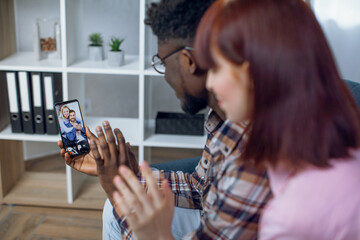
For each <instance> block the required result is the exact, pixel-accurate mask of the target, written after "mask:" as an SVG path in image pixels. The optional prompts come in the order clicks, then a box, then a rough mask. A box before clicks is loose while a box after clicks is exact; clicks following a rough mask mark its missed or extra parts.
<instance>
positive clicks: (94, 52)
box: [89, 46, 104, 61]
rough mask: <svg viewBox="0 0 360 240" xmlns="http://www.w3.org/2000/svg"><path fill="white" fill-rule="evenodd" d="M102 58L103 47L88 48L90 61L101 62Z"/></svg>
mask: <svg viewBox="0 0 360 240" xmlns="http://www.w3.org/2000/svg"><path fill="white" fill-rule="evenodd" d="M103 59H104V57H103V47H102V46H100V47H98V46H89V60H91V61H102V60H103Z"/></svg>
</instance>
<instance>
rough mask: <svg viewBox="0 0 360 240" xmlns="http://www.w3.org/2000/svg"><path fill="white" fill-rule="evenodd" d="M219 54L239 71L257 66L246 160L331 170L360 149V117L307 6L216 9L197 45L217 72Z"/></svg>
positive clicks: (270, 2)
mask: <svg viewBox="0 0 360 240" xmlns="http://www.w3.org/2000/svg"><path fill="white" fill-rule="evenodd" d="M213 47H217V48H218V49H219V51H220V53H221V54H222V55H223V56H224V57H225V58H226V59H228V60H229V61H230V62H232V63H234V64H238V65H240V64H242V63H243V62H244V61H248V62H249V63H250V76H251V80H252V82H253V86H254V87H253V96H254V109H253V112H252V114H251V119H250V120H251V121H250V125H249V129H250V130H249V138H248V140H247V142H246V143H245V148H244V151H243V154H242V158H243V159H244V160H247V159H253V160H255V162H257V163H261V162H263V161H268V162H270V163H272V164H274V165H275V164H276V163H277V161H278V160H279V159H287V160H290V161H291V162H292V164H293V165H299V164H300V163H301V162H307V163H310V164H313V165H315V166H319V167H326V166H329V159H330V158H343V157H348V156H349V149H350V148H359V146H360V112H359V109H358V107H357V105H356V103H355V101H354V99H353V98H352V96H351V94H350V91H349V90H348V89H347V87H346V85H345V83H344V81H342V80H341V79H340V76H339V73H338V71H337V68H336V64H335V61H334V58H333V56H332V54H331V51H330V49H329V46H328V44H327V41H326V39H325V36H324V34H323V32H322V30H321V27H320V25H319V23H318V22H317V21H316V18H315V16H314V14H313V13H312V11H311V10H310V8H309V7H308V6H307V5H306V4H305V3H304V2H303V1H302V0H229V1H226V0H219V1H217V2H215V3H214V4H213V5H212V6H211V7H210V8H209V9H208V11H207V12H206V13H205V15H204V17H203V18H202V20H201V22H200V24H199V27H198V30H197V34H196V38H195V57H196V60H197V63H198V64H199V66H200V67H202V68H204V69H209V68H213V67H216V66H215V62H214V59H213V56H212V52H211V48H213Z"/></svg>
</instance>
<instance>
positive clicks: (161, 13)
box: [59, 0, 268, 239]
mask: <svg viewBox="0 0 360 240" xmlns="http://www.w3.org/2000/svg"><path fill="white" fill-rule="evenodd" d="M212 2H214V0H202V1H194V0H161V1H160V2H159V3H152V4H151V5H150V6H149V8H148V9H147V12H146V19H145V24H146V25H148V26H150V27H151V28H152V30H153V33H154V34H155V35H156V36H157V37H158V53H157V54H156V55H155V56H154V57H153V64H152V65H153V67H154V69H155V70H156V71H157V72H159V73H161V74H164V77H165V80H166V82H167V83H168V84H169V85H170V86H171V87H172V88H173V90H174V91H175V94H176V96H177V97H178V99H179V101H180V103H181V106H182V109H183V110H184V111H185V112H187V113H189V114H195V113H197V112H198V111H200V110H202V109H204V108H205V107H207V106H208V107H210V108H211V110H210V112H209V114H208V118H207V120H206V122H205V128H206V130H207V136H208V139H207V141H206V143H205V147H204V151H203V154H202V157H201V159H200V161H199V163H198V165H197V167H196V169H195V171H194V172H193V173H192V174H185V173H183V172H176V173H175V172H162V171H158V170H155V169H153V174H154V175H155V176H158V177H159V178H161V177H164V176H166V177H167V179H169V184H170V188H171V189H172V190H173V192H174V195H175V206H176V207H177V208H175V215H174V218H173V223H172V230H173V231H172V233H173V235H174V236H175V238H176V239H179V238H182V237H183V236H184V235H185V234H187V233H189V232H192V231H193V230H195V229H197V228H198V227H199V225H200V221H202V222H203V223H205V225H206V221H207V220H206V219H202V220H201V215H200V210H202V209H203V203H204V200H205V199H206V196H207V194H208V192H209V189H210V186H211V184H212V181H213V180H214V177H215V176H216V175H217V173H218V172H219V170H220V168H221V162H222V161H223V160H224V158H225V156H224V154H223V153H222V152H218V154H216V155H213V154H211V152H210V148H211V147H210V142H211V139H212V138H213V136H214V135H215V134H216V133H217V131H218V130H219V129H220V127H221V126H222V124H223V122H224V120H225V115H224V113H223V112H222V110H221V109H220V107H219V106H218V105H217V100H216V99H215V97H214V95H213V94H212V93H210V92H208V91H207V90H206V77H207V72H206V71H204V70H202V69H199V67H198V66H197V64H196V62H195V59H194V57H193V54H192V46H193V40H194V37H195V33H196V28H197V25H198V23H199V22H200V19H201V17H202V15H203V14H204V13H205V11H206V10H207V8H208V7H209V6H210V5H211V4H212ZM103 128H104V130H105V133H104V132H103V129H102V128H101V127H100V126H98V127H97V128H96V133H97V137H96V136H95V135H94V134H92V133H91V132H90V130H89V129H88V128H86V134H87V136H88V138H89V139H90V142H91V144H90V147H91V149H92V151H91V152H90V153H89V154H87V155H84V156H81V157H79V158H76V159H70V158H69V157H68V155H67V154H65V151H64V150H63V149H62V150H61V155H62V156H63V157H64V158H65V161H66V163H67V164H68V165H70V166H72V167H73V168H75V169H77V170H79V171H81V172H84V173H87V174H90V175H97V176H98V177H99V180H100V183H101V185H102V187H103V188H104V190H105V192H106V193H107V196H108V198H109V200H110V201H107V202H106V204H105V206H104V213H103V239H119V238H121V236H122V237H123V238H125V239H131V238H132V234H131V231H129V230H128V229H127V225H126V221H123V220H122V219H121V218H119V217H118V216H117V215H116V213H115V212H114V215H115V218H114V216H113V206H114V205H115V203H114V202H113V200H112V193H113V191H114V189H115V188H114V186H113V182H112V181H113V178H114V176H115V175H117V170H118V167H119V165H121V164H125V165H127V166H129V167H130V169H132V170H133V172H134V173H135V174H137V176H138V178H139V181H140V182H141V183H144V184H145V181H144V179H142V177H141V176H140V174H138V173H139V170H138V165H137V161H136V159H135V157H134V155H133V154H132V152H131V149H130V145H129V144H128V143H125V139H124V136H123V135H122V133H121V131H120V130H119V129H115V130H114V133H115V135H114V133H113V131H112V129H111V126H110V125H109V123H108V122H107V121H105V122H103ZM105 136H106V137H105ZM106 139H107V140H106ZM224 139H226V138H224ZM116 142H117V144H118V145H117V144H116ZM59 146H60V147H62V145H61V143H59ZM214 162H217V163H218V164H217V165H216V168H212V164H213V163H214ZM250 175H251V174H250ZM260 175H261V174H260ZM251 177H252V176H251ZM254 177H258V175H256V176H255V175H254ZM238 181H242V180H241V179H238ZM266 181H267V180H266V179H265V182H266ZM244 182H246V181H245V180H244ZM259 182H261V181H259ZM246 183H247V182H246ZM257 187H258V186H256V184H254V186H253V189H255V188H257ZM260 187H261V188H262V186H260ZM257 189H259V188H257ZM266 191H268V189H266ZM244 194H245V195H244V196H245V200H244V204H238V205H237V206H236V208H234V209H232V210H233V212H242V213H244V214H243V215H244V216H246V215H247V216H253V219H250V220H248V219H241V221H242V223H243V225H242V227H240V226H239V227H238V228H236V230H233V231H240V232H245V233H249V232H250V234H248V235H251V236H256V231H257V222H256V219H257V218H258V217H259V211H260V209H261V208H262V207H263V204H262V203H260V204H259V205H256V204H255V205H253V206H250V205H249V204H250V202H253V201H251V200H249V201H248V199H246V198H251V194H250V193H244ZM265 195H266V194H265ZM246 196H247V197H246ZM110 202H111V203H110ZM249 209H252V210H251V211H253V210H254V211H255V213H252V212H251V213H250V212H249ZM224 213H225V212H224ZM254 219H255V220H254ZM233 220H234V218H231V217H229V218H228V219H227V220H226V219H225V220H224V219H220V218H219V219H218V220H215V221H213V222H212V223H211V224H213V225H214V226H215V227H214V229H212V230H213V231H214V232H210V230H209V229H208V228H206V227H204V224H201V225H200V228H199V229H197V231H196V232H194V236H196V235H197V233H198V234H199V235H198V237H205V236H207V237H209V236H211V237H214V236H216V237H218V238H220V237H221V238H223V236H222V235H221V234H222V231H223V230H222V229H223V228H226V227H227V225H229V226H230V225H232V224H233ZM247 221H251V223H250V222H248V223H249V224H247ZM189 223H190V224H189ZM184 226H185V227H184ZM216 237H215V238H216ZM244 239H249V238H244Z"/></svg>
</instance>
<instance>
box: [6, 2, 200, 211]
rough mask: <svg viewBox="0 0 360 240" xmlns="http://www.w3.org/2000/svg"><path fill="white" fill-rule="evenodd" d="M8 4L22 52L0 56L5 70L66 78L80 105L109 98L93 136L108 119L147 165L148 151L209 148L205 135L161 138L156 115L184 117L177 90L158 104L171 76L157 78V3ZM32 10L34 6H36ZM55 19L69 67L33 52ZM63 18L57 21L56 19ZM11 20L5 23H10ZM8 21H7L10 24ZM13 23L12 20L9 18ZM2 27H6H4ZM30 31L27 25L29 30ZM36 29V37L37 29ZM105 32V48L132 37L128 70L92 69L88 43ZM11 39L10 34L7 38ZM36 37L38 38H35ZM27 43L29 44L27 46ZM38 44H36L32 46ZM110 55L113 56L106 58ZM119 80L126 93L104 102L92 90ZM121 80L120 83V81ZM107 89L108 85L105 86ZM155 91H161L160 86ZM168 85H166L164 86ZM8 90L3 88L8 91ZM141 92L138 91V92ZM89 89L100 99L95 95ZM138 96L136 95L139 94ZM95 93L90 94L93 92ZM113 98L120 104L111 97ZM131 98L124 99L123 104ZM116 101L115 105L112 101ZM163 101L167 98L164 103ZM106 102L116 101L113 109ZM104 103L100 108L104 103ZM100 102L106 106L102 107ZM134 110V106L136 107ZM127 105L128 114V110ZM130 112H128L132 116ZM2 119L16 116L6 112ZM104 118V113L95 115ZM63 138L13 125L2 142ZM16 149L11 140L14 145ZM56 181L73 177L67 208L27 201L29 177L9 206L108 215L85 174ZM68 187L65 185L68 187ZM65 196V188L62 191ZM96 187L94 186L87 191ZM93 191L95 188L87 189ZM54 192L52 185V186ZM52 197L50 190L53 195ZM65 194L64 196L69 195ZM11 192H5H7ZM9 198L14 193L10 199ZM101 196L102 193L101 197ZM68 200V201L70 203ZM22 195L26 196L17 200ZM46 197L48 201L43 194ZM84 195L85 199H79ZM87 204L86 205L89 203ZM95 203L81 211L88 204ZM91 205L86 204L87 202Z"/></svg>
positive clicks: (89, 120) (69, 95)
mask: <svg viewBox="0 0 360 240" xmlns="http://www.w3.org/2000/svg"><path fill="white" fill-rule="evenodd" d="M6 1H7V2H8V4H9V5H10V6H11V4H13V5H14V15H15V19H16V21H19V22H18V23H16V24H15V29H14V31H15V33H16V35H17V36H16V40H17V49H16V50H15V51H13V52H12V54H10V55H8V56H6V57H2V56H1V54H0V70H1V71H29V72H36V71H38V72H59V73H62V76H63V98H64V100H68V99H73V98H77V99H79V100H80V103H85V101H86V100H87V98H89V97H97V98H98V99H99V98H100V99H101V98H103V99H104V101H105V103H104V106H103V108H101V109H102V110H104V111H105V110H107V111H105V112H106V113H104V114H103V115H102V114H101V113H100V116H99V114H97V115H94V116H93V115H92V114H94V111H95V110H94V111H93V113H92V114H85V116H84V118H85V123H86V124H87V125H88V126H89V127H90V129H93V130H94V128H95V127H96V126H97V125H101V123H102V121H103V120H109V122H110V124H111V125H112V126H113V127H118V128H120V129H121V130H122V132H123V134H124V136H125V138H126V140H127V141H129V142H130V143H131V144H132V145H134V146H137V147H138V149H139V156H138V159H139V161H143V160H144V159H145V158H146V159H147V160H148V158H147V157H148V156H149V154H148V152H149V149H150V148H151V147H174V148H199V149H201V148H203V145H204V142H205V136H200V137H193V136H179V135H156V134H154V132H155V131H154V129H155V126H154V125H155V124H154V118H155V116H154V112H156V110H175V111H180V107H179V106H178V105H179V103H178V100H177V99H175V97H174V94H173V91H172V90H171V89H170V91H164V92H161V93H160V95H162V97H161V98H160V100H156V99H155V97H157V95H159V93H157V92H155V91H156V89H158V88H159V87H158V85H159V86H160V85H161V86H162V88H167V90H169V88H170V87H168V86H166V83H164V82H165V80H164V79H163V76H161V75H160V74H158V73H157V72H156V71H154V70H153V69H152V68H151V66H150V64H149V63H150V61H151V56H152V55H153V54H154V53H156V38H155V37H154V36H153V35H152V33H151V30H150V29H149V28H148V27H145V25H144V23H143V19H144V18H145V6H146V4H149V2H150V1H146V0H131V1H129V0H102V1H96V0H50V1H49V0H6ZM29 6H30V7H29ZM47 12H49V14H51V16H50V17H58V18H59V20H60V23H61V45H62V46H61V47H62V52H61V53H62V59H61V60H41V61H36V60H34V54H33V53H32V52H31V51H32V49H31V46H32V32H31V29H32V24H33V23H34V22H35V19H36V17H46V13H47ZM53 15H55V16H53ZM2 20H3V21H4V19H2ZM6 20H7V19H5V21H6ZM9 22H11V19H9ZM1 24H2V23H1ZM24 25H25V26H24ZM29 28H30V30H29ZM93 32H100V33H102V35H103V36H104V40H105V44H104V46H105V47H106V46H107V43H106V41H107V40H108V39H109V38H110V36H112V35H115V36H125V42H124V44H123V48H124V50H125V65H123V66H121V67H118V68H114V67H108V66H107V62H106V60H104V61H101V62H92V61H89V60H87V44H88V41H87V37H88V35H89V34H90V33H93ZM0 34H3V33H0ZM29 34H30V36H29ZM24 39H25V40H24ZM28 41H30V43H29V42H28ZM5 47H6V46H5ZM105 55H106V54H105ZM89 79H97V80H95V82H96V81H97V82H98V83H99V81H103V82H104V85H106V84H108V83H107V82H106V81H115V83H116V84H119V86H120V85H121V84H122V85H121V86H122V87H121V89H118V93H116V92H115V93H114V89H111V87H109V89H108V90H106V91H108V92H105V93H104V92H102V93H101V94H99V95H100V96H96V90H97V89H95V90H93V89H91V87H89V85H91V82H92V81H93V80H89ZM114 79H115V80H114ZM105 83H106V84H105ZM153 84H155V85H156V86H154V85H153ZM164 84H165V86H163V85H164ZM127 85H129V86H130V85H131V86H132V87H130V88H131V89H132V90H131V89H130V90H128V89H127V87H126V86H127ZM2 87H4V86H1V88H2ZM136 88H137V89H136ZM85 89H90V90H92V91H93V92H92V93H90V94H89V93H87V92H85ZM134 89H135V90H134ZM86 91H87V90H86ZM111 96H112V97H113V98H111ZM122 96H123V98H121V97H122ZM117 97H119V98H121V100H122V104H123V105H121V106H117V105H116V103H113V101H114V100H111V99H114V98H117ZM109 99H110V100H109ZM161 99H166V100H165V101H161ZM106 100H107V101H108V102H106ZM99 102H100V103H99ZM99 102H97V101H96V103H97V104H98V105H99V104H101V101H99ZM158 102H165V103H166V104H168V102H175V103H176V109H172V107H171V106H170V105H166V104H165V103H164V104H165V105H166V106H165V108H166V109H156V108H157V107H158V106H157V103H158ZM136 103H137V106H135V107H134V108H133V109H135V111H131V109H130V110H128V112H125V113H124V112H121V111H120V113H119V114H116V113H115V116H114V114H112V113H111V114H110V113H109V110H111V109H117V108H119V109H120V110H121V109H127V108H126V106H128V104H130V105H131V104H133V105H134V104H136ZM130 105H129V106H130ZM124 106H125V107H124ZM124 111H125V110H124ZM2 114H8V113H7V112H6V111H5V113H4V112H3V113H2ZM95 114H96V113H95ZM59 139H60V137H59V136H50V135H36V134H33V135H29V134H13V133H11V129H10V125H9V126H7V127H5V128H4V129H3V130H2V131H1V132H0V140H18V141H36V142H54V143H55V142H57V141H58V140H59ZM6 142H8V141H6ZM46 177H50V178H51V179H50V180H49V181H50V182H51V181H53V180H54V179H59V181H64V178H66V181H67V184H66V190H65V191H66V199H67V200H66V201H65V200H61V201H60V202H59V200H58V199H55V197H54V198H53V199H50V200H49V201H45V203H44V201H40V200H39V197H38V198H37V197H36V196H35V198H34V199H32V200H26V201H25V200H21V199H20V198H23V196H22V192H21V191H25V189H23V188H21V187H19V185H21V184H23V183H24V181H25V179H26V181H31V180H29V178H30V179H31V176H30V175H29V174H23V176H22V177H20V179H18V180H17V181H15V182H14V184H13V185H14V186H13V187H12V188H10V189H7V190H6V191H5V190H4V191H3V192H2V193H3V201H4V202H8V203H26V204H35V205H38V204H42V205H49V206H69V207H85V208H99V207H100V208H101V207H102V206H98V203H92V202H91V200H89V199H91V196H90V197H89V196H88V195H87V194H89V193H92V191H93V190H92V188H91V187H89V186H88V184H87V183H84V181H85V177H84V174H80V173H78V172H76V171H74V170H72V169H71V168H70V167H68V166H67V169H66V176H60V177H59V176H56V177H51V176H49V175H47V176H46ZM37 178H45V177H44V176H41V177H39V176H38V175H36V176H32V179H37ZM62 184H63V185H65V183H62ZM58 185H59V187H60V188H61V189H62V188H63V185H61V183H59V184H58ZM84 186H88V187H84ZM84 188H89V189H84ZM49 189H51V186H50V187H49ZM49 191H50V190H49ZM62 191H64V189H62ZM4 192H5V193H4ZM6 192H7V193H6ZM96 192H98V191H95V192H94V194H95V193H96ZM63 195H64V193H63V194H62V195H61V198H63V197H64V196H63ZM17 196H18V197H17ZM40 196H41V195H40ZM79 196H80V199H79ZM81 198H84V199H81ZM83 200H84V201H85V202H86V203H87V204H81V203H80V202H81V201H83ZM84 201H83V202H84Z"/></svg>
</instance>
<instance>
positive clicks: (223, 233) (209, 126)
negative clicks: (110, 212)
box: [114, 111, 271, 239]
mask: <svg viewBox="0 0 360 240" xmlns="http://www.w3.org/2000/svg"><path fill="white" fill-rule="evenodd" d="M221 125H223V122H222V121H221V119H220V118H219V116H218V115H217V114H216V113H215V112H214V111H210V113H209V115H208V119H207V121H206V124H205V128H206V130H207V132H208V138H207V141H206V145H205V148H204V151H203V154H202V158H201V160H200V161H199V164H198V165H197V167H196V169H195V172H194V173H192V174H186V173H183V172H172V171H159V170H156V169H153V174H154V176H155V177H156V178H157V179H158V183H159V184H160V182H161V180H162V179H164V178H166V179H167V180H168V182H169V185H170V187H171V189H172V191H173V193H174V194H175V206H178V207H183V208H196V209H203V217H202V220H201V224H200V227H199V228H198V229H197V230H196V231H194V232H193V233H191V234H189V235H187V236H186V237H185V239H204V238H211V239H214V238H217V239H238V238H241V239H254V238H256V236H257V224H258V221H259V215H260V210H261V209H262V208H263V206H264V205H265V203H266V201H267V200H268V199H269V197H270V195H271V194H270V188H269V184H268V179H267V175H266V173H265V170H261V171H259V170H256V169H255V168H254V167H246V168H245V166H244V165H243V164H239V163H237V161H235V160H236V159H238V157H239V155H240V149H239V147H240V144H241V140H242V138H243V134H242V133H243V129H244V128H243V127H239V126H237V125H235V124H231V123H230V122H226V123H225V124H224V125H223V126H222V127H221ZM220 127H221V129H220ZM219 129H220V130H219ZM225 157H226V160H225ZM248 168H249V169H248ZM139 179H140V182H141V183H142V184H143V185H144V187H145V188H146V182H145V180H144V179H143V178H141V177H140V176H139ZM114 215H115V217H116V219H117V221H118V223H119V225H120V228H121V231H122V233H123V239H131V238H132V237H131V236H132V233H131V231H130V230H129V229H128V228H127V224H126V221H122V219H121V218H119V217H118V216H117V214H116V212H115V211H114Z"/></svg>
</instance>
